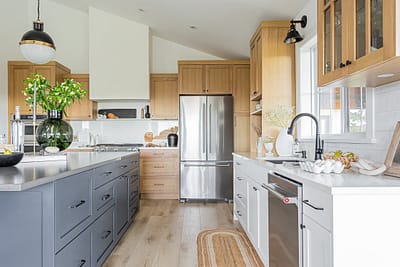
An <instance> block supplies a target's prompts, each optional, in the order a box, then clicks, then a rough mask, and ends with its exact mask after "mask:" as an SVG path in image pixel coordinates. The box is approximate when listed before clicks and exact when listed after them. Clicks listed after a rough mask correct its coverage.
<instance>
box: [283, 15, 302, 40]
mask: <svg viewBox="0 0 400 267" xmlns="http://www.w3.org/2000/svg"><path fill="white" fill-rule="evenodd" d="M296 23H300V25H301V27H302V28H305V27H306V25H307V16H302V17H301V20H291V21H290V29H289V31H288V34H287V35H286V38H285V40H284V41H283V42H284V43H285V44H294V43H298V42H301V41H303V36H301V35H300V33H299V32H298V31H297V30H296Z"/></svg>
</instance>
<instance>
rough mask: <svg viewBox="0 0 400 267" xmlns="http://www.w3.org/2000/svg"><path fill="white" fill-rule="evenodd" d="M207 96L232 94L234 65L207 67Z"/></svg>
mask: <svg viewBox="0 0 400 267" xmlns="http://www.w3.org/2000/svg"><path fill="white" fill-rule="evenodd" d="M204 68H205V83H206V87H205V90H206V93H207V94H232V65H228V64H227V65H205V66H204Z"/></svg>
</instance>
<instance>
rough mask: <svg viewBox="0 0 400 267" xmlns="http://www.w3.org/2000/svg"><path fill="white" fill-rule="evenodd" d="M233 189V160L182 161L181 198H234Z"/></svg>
mask: <svg viewBox="0 0 400 267" xmlns="http://www.w3.org/2000/svg"><path fill="white" fill-rule="evenodd" d="M232 191H233V182H232V162H212V163H209V162H181V192H180V198H181V199H183V200H185V199H211V200H232V195H233V192H232Z"/></svg>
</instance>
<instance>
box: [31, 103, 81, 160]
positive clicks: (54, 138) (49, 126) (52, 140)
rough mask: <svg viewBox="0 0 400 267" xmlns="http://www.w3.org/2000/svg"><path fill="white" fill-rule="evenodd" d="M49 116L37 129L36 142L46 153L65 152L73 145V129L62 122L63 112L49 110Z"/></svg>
mask: <svg viewBox="0 0 400 267" xmlns="http://www.w3.org/2000/svg"><path fill="white" fill-rule="evenodd" d="M47 114H48V118H47V119H46V120H44V121H42V122H41V123H40V124H39V126H38V128H37V131H36V141H37V142H38V143H39V145H40V148H41V149H42V150H44V151H46V152H52V153H54V152H58V151H63V150H64V149H66V148H67V147H68V146H69V145H70V144H71V143H72V138H73V130H72V127H71V125H69V123H68V122H66V121H64V120H62V111H58V110H49V111H48V112H47Z"/></svg>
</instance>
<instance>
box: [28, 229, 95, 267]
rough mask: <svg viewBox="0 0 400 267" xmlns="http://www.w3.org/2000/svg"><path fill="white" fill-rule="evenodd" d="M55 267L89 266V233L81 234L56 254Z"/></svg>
mask: <svg viewBox="0 0 400 267" xmlns="http://www.w3.org/2000/svg"><path fill="white" fill-rule="evenodd" d="M32 266H34V265H32ZM55 266H56V267H71V266H82V267H84V266H87V267H88V266H91V257H90V231H85V232H83V233H82V234H81V235H79V236H78V237H77V238H75V239H74V240H72V242H71V243H69V244H68V245H67V246H66V247H65V248H63V249H62V250H61V251H60V252H58V253H57V254H56V257H55Z"/></svg>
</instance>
